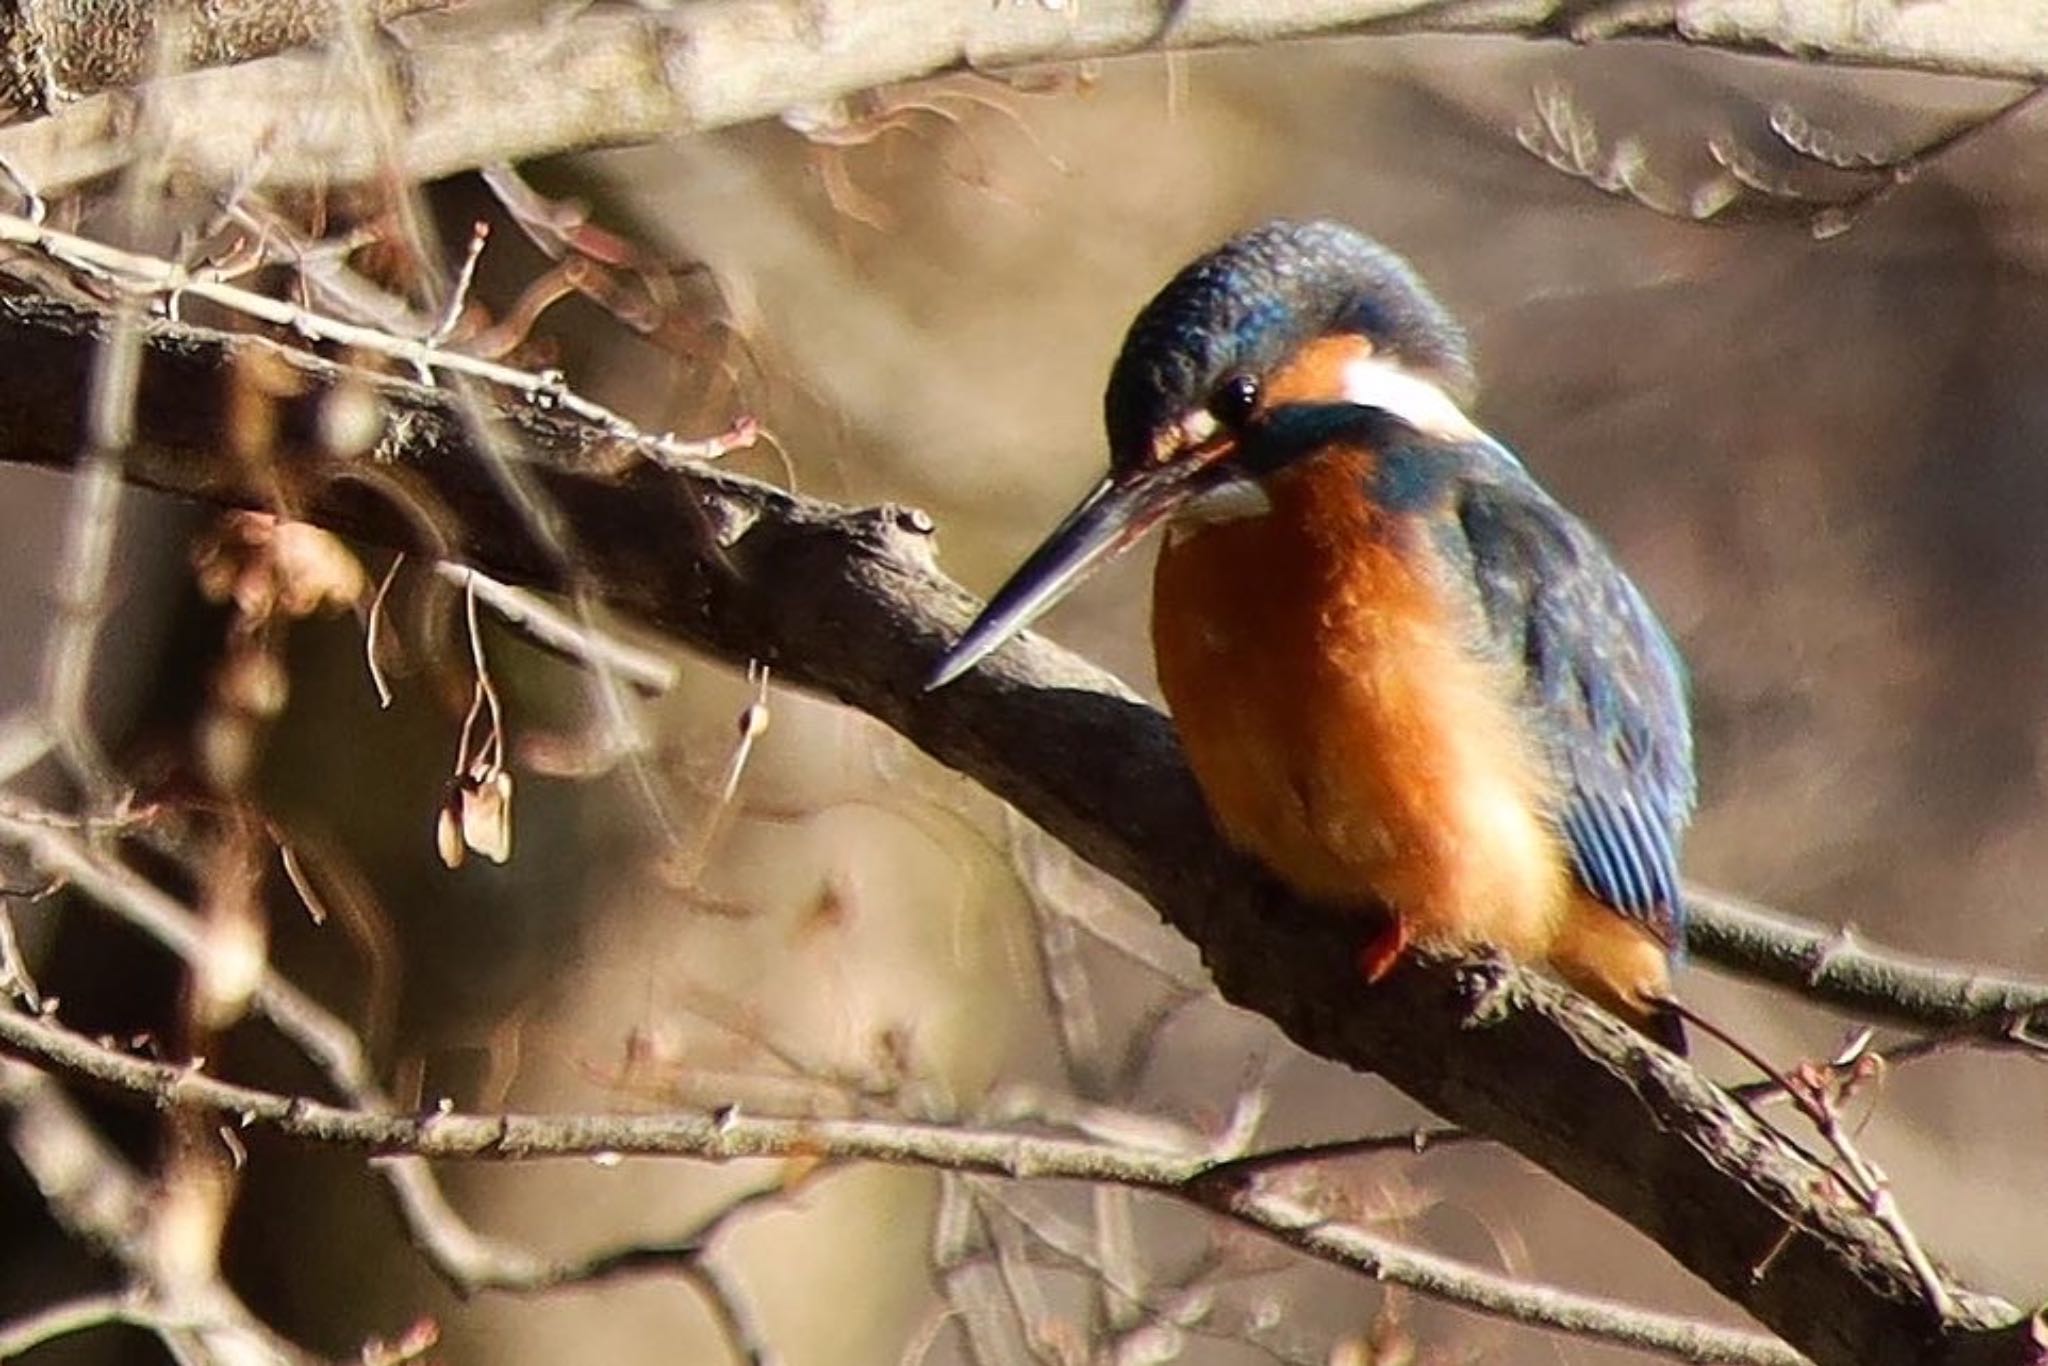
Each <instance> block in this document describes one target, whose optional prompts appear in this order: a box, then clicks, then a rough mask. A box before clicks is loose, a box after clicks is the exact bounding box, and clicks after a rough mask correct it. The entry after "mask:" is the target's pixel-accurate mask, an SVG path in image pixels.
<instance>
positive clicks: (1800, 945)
mask: <svg viewBox="0 0 2048 1366" xmlns="http://www.w3.org/2000/svg"><path fill="white" fill-rule="evenodd" d="M1685 898H1686V907H1687V910H1688V912H1689V913H1690V916H1691V920H1690V923H1689V924H1688V925H1687V928H1686V946H1687V947H1688V948H1690V949H1692V950H1693V951H1694V952H1695V953H1697V954H1699V955H1700V956H1701V957H1702V958H1706V959H1709V960H1711V961H1713V962H1715V963H1718V964H1720V965H1721V966H1723V967H1726V968H1732V969H1734V970H1735V971H1736V972H1739V973H1741V974H1743V975H1744V976H1746V977H1754V978H1756V979H1758V980H1760V981H1765V982H1773V983H1776V984H1777V985H1779V986H1782V987H1787V988H1789V989H1791V990H1793V991H1795V992H1797V993H1798V994H1800V995H1801V996H1804V997H1806V998H1808V999H1809V1000H1814V1001H1819V1002H1821V1003H1823V1004H1825V1005H1831V1006H1834V1007H1837V1008H1838V1009H1841V1010H1846V1011H1848V1012H1850V1013H1851V1014H1853V1015H1858V1016H1861V1017H1863V1018H1866V1019H1871V1020H1880V1021H1885V1022H1888V1023H1891V1024H1896V1025H1902V1026H1906V1027H1909V1028H1920V1029H1934V1030H1942V1031H1968V1032H1970V1033H1972V1034H1975V1035H1976V1036H1978V1037H1979V1038H1981V1039H1983V1040H1984V1041H1985V1042H1987V1043H1992V1044H2001V1043H2010V1044H2011V1045H2012V1046H2014V1047H2021V1048H2032V1047H2036V1045H2034V1044H2031V1043H2030V1042H2029V1041H2028V1040H2027V1038H2026V1037H2025V1027H2026V1025H2027V1022H2028V1020H2029V1018H2030V1017H2034V1016H2038V1015H2039V1014H2040V1013H2041V1012H2043V1011H2048V982H2043V981H2038V980H2035V979H2031V978H2024V977H2007V976H2004V975H2002V974H1999V973H1993V972H1985V971H1981V970H1979V969H1976V968H1971V967H1966V966H1964V965H1961V964H1957V963H1948V962H1941V961H1938V960H1935V959H1932V958H1916V957H1914V956H1912V955H1910V954H1904V953H1898V952H1895V951H1893V950H1890V949H1885V948H1880V947H1878V946H1876V945H1871V944H1866V943H1864V942H1862V941H1861V939H1860V938H1859V937H1858V936H1857V935H1856V933H1855V931H1853V930H1851V929H1848V928H1840V929H1831V928H1829V927H1827V926H1825V925H1816V924H1814V923H1813V922H1811V921H1805V920H1800V919H1798V918H1797V917H1794V916H1789V915H1786V914H1785V913H1784V912H1783V911H1778V910H1773V909H1771V908H1769V907H1765V906H1759V905H1757V904H1756V903H1755V902H1753V901H1745V900H1743V899H1742V898H1740V897H1736V896H1730V895H1729V894H1728V893H1726V892H1719V891H1715V890H1714V889H1712V888H1710V887H1701V886H1699V885H1697V884H1688V885H1687V886H1686V889H1685Z"/></svg>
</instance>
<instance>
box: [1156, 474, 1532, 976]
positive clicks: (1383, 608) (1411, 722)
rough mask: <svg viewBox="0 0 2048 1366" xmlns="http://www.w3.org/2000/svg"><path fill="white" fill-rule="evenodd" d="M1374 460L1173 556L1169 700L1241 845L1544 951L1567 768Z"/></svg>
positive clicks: (1216, 805) (1316, 879)
mask: <svg viewBox="0 0 2048 1366" xmlns="http://www.w3.org/2000/svg"><path fill="white" fill-rule="evenodd" d="M1368 461H1369V457H1368V456H1366V455H1365V454H1363V453H1359V454H1355V455H1354V454H1348V453H1347V454H1339V455H1331V456H1324V457H1321V458H1319V459H1317V460H1314V461H1312V462H1305V463H1304V465H1302V466H1300V467H1297V468H1296V469H1293V470H1289V471H1286V472H1284V473H1282V474H1280V475H1278V476H1275V477H1274V478H1272V479H1270V480H1268V481H1267V491H1268V494H1269V498H1270V500H1271V503H1272V507H1271V510H1270V511H1269V512H1266V513H1264V514H1263V515H1259V516H1253V517H1245V518H1241V519H1238V520H1234V521H1229V522H1222V523H1217V524H1214V525H1209V526H1203V527H1200V528H1197V529H1192V530H1184V531H1182V532H1180V533H1179V534H1177V535H1175V536H1174V537H1172V538H1171V539H1170V540H1169V543H1168V545H1167V547H1166V548H1165V549H1164V550H1163V551H1162V552H1161V555H1160V561H1159V568H1158V573H1157V577H1156V579H1155V582H1154V600H1153V628H1152V629H1153V645H1154V649H1155V652H1156V655H1157V663H1158V672H1159V682H1160V687H1161V689H1162V690H1163V691H1164V693H1165V695H1166V700H1167V704H1168V706H1169V708H1170V709H1171V710H1172V712H1173V717H1174V722H1175V725H1176V727H1177V729H1178V730H1179V732H1180V736H1181V740H1182V743H1183V744H1184V745H1185V747H1186V749H1187V752H1188V758H1189V762H1190V764H1191V765H1192V766H1193V768H1194V771H1195V775H1196V777H1197V779H1198V780H1199V781H1200V783H1201V785H1202V789H1203V793H1204V795H1205V796H1206V797H1207V799H1208V801H1209V804H1210V807H1211V809H1212V810H1213V812H1214V814H1215V816H1216V818H1217V821H1218V823H1219V824H1220V825H1221V826H1222V828H1223V830H1224V833H1225V834H1226V835H1227V836H1228V837H1229V838H1230V839H1231V840H1232V841H1233V842H1234V843H1236V844H1237V845H1239V846H1240V847H1242V848H1244V849H1246V850H1247V851H1248V852H1250V853H1252V854H1253V855H1255V856H1257V857H1258V858H1260V859H1261V860H1262V861H1263V862H1264V863H1266V864H1267V866H1269V867H1270V868H1271V869H1272V870H1273V871H1274V872H1275V873H1277V874H1278V875H1279V876H1280V877H1281V879H1282V880H1283V881H1285V882H1287V883H1289V884H1290V885H1292V886H1293V887H1294V888H1295V889H1296V890H1297V891H1299V892H1302V893H1303V894H1305V895H1308V896H1311V897H1314V898H1316V899H1319V900H1326V901H1333V902H1338V903H1359V902H1364V901H1380V902H1383V903H1386V904H1388V905H1390V906H1392V907H1393V908H1394V909H1395V910H1396V912H1397V913H1400V914H1402V915H1403V916H1404V917H1405V918H1407V919H1408V920H1409V921H1410V924H1411V929H1412V930H1414V931H1415V932H1416V933H1417V936H1418V937H1423V938H1436V939H1439V940H1447V941H1452V942H1459V943H1470V942H1480V941H1485V942H1492V943H1496V944H1499V945H1501V946H1502V947H1504V948H1508V949H1510V950H1511V951H1513V950H1514V949H1516V948H1517V947H1527V946H1531V945H1533V943H1534V942H1535V939H1536V938H1540V936H1541V935H1542V934H1543V933H1544V932H1545V931H1544V929H1543V927H1544V925H1546V924H1547V923H1548V921H1549V919H1550V917H1551V916H1552V914H1553V910H1554V907H1555V906H1556V904H1557V903H1558V902H1559V901H1560V899H1561V897H1562V893H1563V889H1564V885H1565V884H1564V872H1563V869H1564V863H1563V859H1562V853H1561V846H1560V845H1559V843H1558V840H1557V837H1556V834H1555V832H1554V830H1553V828H1552V824H1551V819H1550V815H1549V813H1550V812H1551V811H1552V810H1553V809H1554V803H1553V801H1552V799H1551V793H1550V791H1549V788H1548V783H1549V779H1548V769H1547V765H1546V764H1545V763H1544V762H1543V757H1542V755H1541V754H1540V752H1538V748H1537V746H1536V745H1535V744H1534V737H1532V736H1529V735H1527V734H1525V733H1524V729H1523V727H1522V725H1521V723H1520V716H1519V713H1518V710H1517V706H1516V702H1515V697H1516V694H1517V687H1516V684H1517V680H1516V678H1515V677H1514V676H1513V673H1512V669H1511V667H1510V665H1508V664H1506V663H1504V662H1502V661H1500V660H1497V659H1494V658H1492V657H1490V656H1489V654H1488V653H1487V652H1486V651H1484V650H1482V649H1480V648H1479V647H1478V643H1477V639H1478V632H1477V630H1476V623H1475V617H1474V612H1475V610H1476V609H1475V605H1474V603H1473V602H1472V600H1471V598H1470V595H1469V592H1461V590H1460V588H1459V587H1458V585H1457V584H1456V582H1455V581H1454V580H1453V579H1451V578H1450V577H1449V572H1455V571H1449V572H1447V571H1446V569H1445V567H1444V566H1443V565H1441V564H1440V563H1439V561H1438V560H1437V558H1436V554H1435V552H1434V550H1433V548H1432V546H1431V544H1430V542H1429V539H1428V537H1429V533H1428V530H1427V528H1426V527H1425V526H1423V525H1422V524H1421V523H1420V521H1419V519H1418V518H1417V517H1415V516H1400V515H1395V514H1390V513H1387V512H1385V511H1383V510H1381V509H1379V508H1377V507H1376V506H1374V505H1373V504H1372V502H1371V501H1370V500H1369V499H1368V498H1367V497H1366V496H1365V493H1364V487H1365V485H1364V482H1363V480H1364V476H1365V475H1366V473H1368V472H1369V465H1368Z"/></svg>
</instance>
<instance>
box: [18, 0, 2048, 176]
mask: <svg viewBox="0 0 2048 1366" xmlns="http://www.w3.org/2000/svg"><path fill="white" fill-rule="evenodd" d="M1425 32H1429V33H1500V34H1513V35H1518V36H1522V37H1569V38H1572V39H1575V40H1578V41H1594V40H1598V39H1607V38H1615V37H1653V38H1666V39H1672V40H1676V41H1682V42H1685V43H1689V44H1694V45H1700V46H1707V47H1717V48H1722V49H1726V50H1732V51H1743V52H1775V53H1785V54H1796V55H1798V56H1800V57H1803V58H1808V59H1823V60H1833V61H1838V62H1843V63H1855V64H1862V65H1872V66H1889V67H1898V68H1905V69H1912V70H1922V71H1941V72H1949V73H1962V74H1970V75H1981V76H1997V77H2005V78H2008V79H2012V80H2019V81H2041V80H2044V79H2048V35H2044V34H2043V32H2042V29H2041V26H2040V23H2039V20H2038V16H2037V15H2036V14H2035V12H2034V11H2033V9H2032V8H2031V7H2030V6H2027V5H2017V4H2012V3H2010V0H1947V2H1946V3H1944V4H1939V5H1908V4H1878V5H1872V4H1869V3H1866V2H1865V0H1802V2H1801V3H1795V4H1785V3H1781V2H1780V0H1671V3H1666V4H1635V3H1630V4H1616V3H1594V4H1590V5H1589V4H1586V3H1584V0H1450V2H1449V3H1446V0H1209V2H1208V3H1193V4H1177V3H1169V2H1168V0H1089V2H1088V3H1087V4H1073V5H1063V6H1057V7H1055V6H1051V5H1037V4H1017V5H986V4H976V3H961V0H894V2H893V3H890V4H872V3H867V0H829V2H826V0H726V3H721V4H716V5H677V6H670V7H665V8H662V9H660V10H658V11H655V10H651V9H641V8H637V7H629V6H621V7H618V8H615V9H614V8H605V7H592V8H590V9H588V10H586V11H584V12H582V13H580V14H578V15H576V16H575V17H573V18H570V19H561V18H558V17H557V18H550V19H549V20H548V21H547V22H545V23H539V24H535V25H533V26H531V27H527V28H503V29H488V28H484V29H482V30H481V31H480V25H479V23H478V21H477V19H476V18H475V16H473V15H465V14H463V13H461V12H460V10H459V8H458V9H457V11H455V12H452V13H450V14H448V15H446V16H427V17H425V18H422V19H419V20H416V21H414V24H413V27H412V28H411V29H410V30H409V31H408V34H407V38H406V40H405V42H404V43H403V44H400V43H396V42H386V43H385V44H384V45H383V52H382V60H383V65H384V70H383V71H381V72H378V73H374V75H375V77H376V78H375V79H369V77H370V76H371V75H372V74H373V73H367V72H359V73H355V75H356V76H358V77H362V78H363V79H350V80H337V79H336V78H335V71H334V68H333V64H332V59H331V58H329V57H328V56H326V55H324V54H321V53H318V52H305V51H299V52H285V53H281V54H279V55H276V56H271V57H265V58H261V59H259V60H256V61H250V62H245V63H243V64H241V65H238V66H228V67H220V68H217V69H212V70H204V71H195V72H189V73H186V74H183V75H177V76H172V77H168V78H166V79H162V80H158V81H154V82H151V83H149V84H147V85H146V86H143V87H139V88H138V91H137V92H136V94H131V93H129V92H125V91H108V92H106V93H103V94H99V95H94V96H91V97H90V98H86V99H82V100H79V101H77V102H75V103H72V104H69V105H66V106H65V107H63V108H61V109H60V110H58V111H57V112H56V113H54V114H51V115H49V116H48V117H45V118H41V119H37V120H34V121H32V122H29V123H24V124H20V125H17V126H15V127H12V128H7V129H0V158H4V159H5V160H6V161H7V162H8V163H9V164H11V165H13V166H14V167H16V168H17V169H18V170H19V171H20V172H21V174H22V175H23V176H24V177H25V178H26V179H27V180H28V181H29V182H30V183H31V184H33V185H35V186H36V187H37V188H38V189H40V190H42V191H44V192H45V193H56V192H58V191H60V190H62V189H65V188H67V187H70V186H73V185H77V184H79V183H80V182H82V181H85V180H90V179H92V178H94V177H97V176H101V175H104V174H106V173H108V172H110V171H113V170H115V169H117V168H118V167H120V166H121V165H123V164H125V163H126V161H127V160H128V158H130V157H131V156H133V155H134V154H135V147H134V140H133V139H131V138H129V137H128V136H127V132H128V130H129V128H130V127H131V126H132V124H133V122H134V119H135V103H136V98H137V94H140V95H141V97H143V98H146V99H147V101H148V102H149V109H150V116H151V120H152V129H153V130H160V131H161V141H160V143H158V144H157V145H160V146H161V148H162V150H163V152H164V153H165V154H166V155H167V157H168V160H169V163H170V164H172V165H174V166H177V167H180V168H182V169H184V170H186V171H189V172H191V173H193V174H194V175H196V176H197V177H199V179H200V180H201V181H202V182H203V183H206V184H210V185H257V184H268V185H272V186H305V185H309V184H314V185H329V184H337V183H349V182H358V181H365V180H368V179H370V178H371V177H372V176H373V175H375V174H377V173H378V172H380V171H388V172H390V173H392V174H394V175H396V176H398V177H401V178H404V179H407V180H426V179H432V178H435V177H438V176H445V175H449V174H452V173H454V172H457V171H462V170H468V169H471V168H474V167H477V166H483V165H488V164H491V163H494V162H501V161H518V160H524V159H528V158H532V157H538V156H545V155H549V154H552V153H557V152H566V151H574V150H577V149H581V148H589V147H599V146H617V145H623V144H633V143H646V142H654V141H658V140H660V139H662V138H667V137H673V136H676V135H678V134H682V133H688V132H695V131H701V130H704V129H709V128H719V127H724V126H727V125H730V124H735V123H742V122H746V121H748V120H752V119H759V118H767V117H772V116H774V115H777V114H780V113H782V112H784V111H786V110H790V109H793V108H796V107H799V106H805V105H817V104H823V103H827V102H830V101H832V100H835V99H839V98H842V97H844V96H846V95H850V94H853V93H855V92H858V91H861V90H866V89H869V88H871V87H873V86H877V85H885V84H891V83H895V82H900V81H908V80H915V79H918V78H921V77H925V76H933V75H939V74H943V73H946V72H951V71H960V70H978V71H999V70H1009V69H1015V68H1019V67H1025V66H1031V65H1037V64H1043V63H1053V62H1071V61H1078V60H1082V59H1085V58H1096V57H1107V56H1115V55H1119V54H1124V53H1133V52H1144V51H1164V50H1184V49H1196V48H1213V47H1225V46H1234V45H1244V44H1251V43H1260V42H1269V41H1272V40H1275V39H1281V38H1302V37H1310V36H1317V35H1337V34H1361V33H1425ZM383 90H398V91H402V92H404V102H405V107H404V108H403V109H402V110H399V111H392V112H395V113H396V116H397V118H398V121H399V126H400V128H401V130H402V132H401V135H400V138H399V145H398V147H397V149H396V157H397V164H396V165H390V166H386V165H381V164H380V162H379V160H378V159H379V157H380V156H381V155H383V151H384V149H383V148H382V147H381V146H380V144H379V142H378V140H377V139H374V138H369V137H365V136H363V135H362V133H361V130H362V129H363V128H365V127H371V126H376V125H374V124H373V123H370V122H368V121H367V120H369V119H371V118H372V116H373V115H378V116H381V113H380V111H377V110H375V109H373V107H372V104H371V102H372V101H375V100H378V99H380V98H382V96H381V95H380V94H379V93H378V92H380V91H383Z"/></svg>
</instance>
